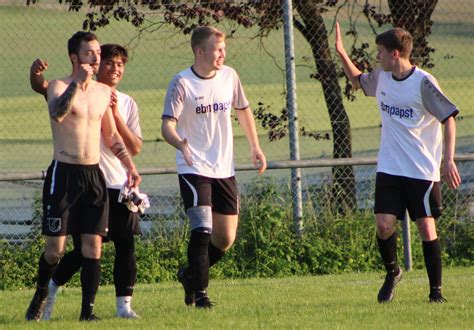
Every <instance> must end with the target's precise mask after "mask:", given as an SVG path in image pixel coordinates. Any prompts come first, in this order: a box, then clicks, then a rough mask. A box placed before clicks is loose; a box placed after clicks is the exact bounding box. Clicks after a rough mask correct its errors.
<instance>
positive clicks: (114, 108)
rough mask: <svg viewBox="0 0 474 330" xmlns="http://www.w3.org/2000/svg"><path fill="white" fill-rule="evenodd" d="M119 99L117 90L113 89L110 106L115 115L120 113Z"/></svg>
mask: <svg viewBox="0 0 474 330" xmlns="http://www.w3.org/2000/svg"><path fill="white" fill-rule="evenodd" d="M117 100H118V99H117V92H116V91H115V90H111V93H110V103H109V106H110V108H111V109H112V114H113V115H114V117H115V116H116V115H118V101H117Z"/></svg>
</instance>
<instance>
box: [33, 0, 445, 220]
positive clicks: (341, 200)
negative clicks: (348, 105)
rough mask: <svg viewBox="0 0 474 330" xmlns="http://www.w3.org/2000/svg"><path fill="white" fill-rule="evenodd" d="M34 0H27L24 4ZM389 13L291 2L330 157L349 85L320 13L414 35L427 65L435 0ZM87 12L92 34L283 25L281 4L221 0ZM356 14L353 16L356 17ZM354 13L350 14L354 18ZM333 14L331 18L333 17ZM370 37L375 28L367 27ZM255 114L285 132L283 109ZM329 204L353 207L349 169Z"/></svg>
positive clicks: (337, 180)
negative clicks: (327, 130) (119, 27)
mask: <svg viewBox="0 0 474 330" xmlns="http://www.w3.org/2000/svg"><path fill="white" fill-rule="evenodd" d="M38 1H39V0H27V4H29V3H35V2H38ZM58 1H59V3H63V2H64V3H66V4H68V6H69V10H72V11H78V10H80V9H81V8H82V7H83V6H84V2H83V1H81V0H58ZM387 1H388V7H389V9H390V13H388V14H385V13H383V12H382V11H381V9H380V8H377V7H375V6H373V5H371V4H370V3H369V1H368V0H366V1H359V2H360V3H359V2H358V1H357V0H355V1H352V2H350V1H347V0H293V3H294V6H295V10H296V13H295V19H294V25H295V28H296V29H297V30H298V31H299V32H301V34H302V35H303V36H304V38H305V40H306V41H307V42H308V44H309V45H310V47H311V51H312V54H313V60H314V63H315V67H316V72H315V73H313V74H311V76H312V77H313V78H315V79H316V80H318V81H319V82H320V83H321V86H322V89H323V95H324V99H325V102H326V106H327V111H328V114H329V118H330V121H331V129H332V141H333V158H350V157H352V137H351V126H350V121H349V117H348V115H347V113H346V110H345V108H344V103H343V95H345V96H346V97H347V98H348V99H349V100H353V99H354V95H353V94H352V88H351V87H352V86H351V85H350V83H349V81H348V80H346V84H345V87H344V89H343V91H342V90H341V87H340V85H339V78H341V77H342V76H343V73H342V71H341V70H340V68H338V67H337V66H336V64H335V63H334V61H333V56H332V54H331V51H330V47H329V38H328V35H329V33H328V30H327V28H326V25H325V20H324V17H323V14H324V13H325V12H327V11H328V10H331V9H334V8H337V10H336V11H335V13H336V14H337V13H338V12H339V10H340V9H342V8H344V7H351V8H358V10H359V13H362V14H363V15H364V17H365V18H366V19H367V21H368V22H369V24H370V25H371V26H372V27H373V22H376V24H377V25H378V26H379V27H380V26H382V25H385V24H391V25H393V26H399V27H404V28H406V29H407V30H408V31H410V32H411V33H412V34H413V36H414V52H413V55H414V57H415V59H416V60H417V61H418V62H420V63H421V65H422V66H428V67H430V66H432V65H433V64H432V63H431V58H430V53H432V52H433V51H434V49H432V48H430V47H428V42H427V37H428V36H429V34H430V33H431V26H432V21H431V15H432V13H433V11H434V9H435V7H436V4H437V0H387ZM87 4H88V5H89V7H90V11H89V12H88V13H87V14H86V18H85V20H84V23H83V29H84V30H96V29H98V28H100V27H103V26H106V25H108V24H109V23H110V20H111V19H116V20H126V21H128V22H130V23H131V24H132V25H134V26H136V27H144V26H147V25H148V24H151V25H154V24H163V23H165V24H169V25H172V26H174V27H175V28H177V29H179V30H181V31H182V32H183V33H184V34H187V33H190V32H191V31H192V29H193V28H194V27H196V26H199V25H204V24H210V23H219V22H221V21H222V20H224V19H227V20H231V21H234V22H236V23H237V24H238V25H240V26H243V27H245V28H249V27H257V28H258V34H259V35H260V37H262V38H263V37H265V36H266V35H268V33H269V32H270V31H271V30H274V29H279V28H280V27H281V25H282V23H283V8H282V0H267V1H261V0H249V1H238V2H233V1H223V0H209V1H198V2H187V1H170V0H123V1H119V0H88V1H87ZM143 8H148V9H149V10H151V11H154V12H159V13H161V15H162V17H163V22H160V23H156V22H149V21H146V20H145V13H144V12H143V11H142V10H140V9H143ZM357 14H358V13H357ZM354 15H356V14H354ZM336 18H337V16H336V17H335V19H336ZM373 31H374V33H375V28H373ZM347 35H350V36H353V37H354V38H355V39H356V36H357V27H356V25H351V29H350V30H349V31H348V32H347ZM368 48H369V45H367V44H361V45H360V46H357V45H356V43H355V42H354V44H353V45H352V47H351V51H350V56H351V58H352V60H353V61H354V62H355V63H356V65H357V66H358V67H359V69H361V70H362V71H367V70H369V71H370V70H372V69H373V67H372V63H373V62H374V60H373V58H372V57H371V55H370V53H369V52H368V51H367V49H368ZM259 105H260V106H259V107H258V108H257V109H256V110H255V111H256V118H257V120H259V121H260V123H261V125H262V126H263V127H264V128H266V129H267V130H268V134H269V138H270V140H276V139H279V138H282V137H283V136H285V135H286V134H287V121H288V116H287V113H286V109H283V110H282V111H281V114H280V116H277V115H275V114H273V113H271V112H269V111H268V108H267V107H266V106H265V105H264V104H261V103H260V104H259ZM301 133H302V135H306V136H311V137H313V138H315V139H316V140H318V139H321V138H328V139H329V138H330V137H329V136H322V135H320V134H314V133H312V132H307V131H306V129H305V128H304V126H301ZM332 174H333V182H334V184H333V194H332V195H333V202H334V205H336V206H337V209H338V211H345V210H346V209H354V208H355V207H356V196H355V192H356V189H355V187H356V186H355V177H354V170H353V168H352V166H339V167H333V169H332Z"/></svg>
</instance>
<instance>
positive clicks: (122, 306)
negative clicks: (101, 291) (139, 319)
mask: <svg viewBox="0 0 474 330" xmlns="http://www.w3.org/2000/svg"><path fill="white" fill-rule="evenodd" d="M131 309H132V296H122V297H117V311H119V310H126V311H129V310H131Z"/></svg>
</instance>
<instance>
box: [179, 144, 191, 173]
mask: <svg viewBox="0 0 474 330" xmlns="http://www.w3.org/2000/svg"><path fill="white" fill-rule="evenodd" d="M179 150H180V151H181V152H182V153H183V157H184V160H185V161H186V163H187V164H188V165H189V166H193V157H192V156H191V151H190V150H189V143H188V140H187V139H186V138H184V139H183V141H182V144H181V148H179Z"/></svg>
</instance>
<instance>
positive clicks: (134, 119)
mask: <svg viewBox="0 0 474 330" xmlns="http://www.w3.org/2000/svg"><path fill="white" fill-rule="evenodd" d="M128 114H129V116H128V118H127V126H128V127H129V128H130V130H131V131H132V132H133V134H135V135H136V136H138V137H139V138H140V139H142V129H141V127H140V117H139V115H138V105H137V102H135V100H134V99H133V98H131V100H130V109H129V112H128Z"/></svg>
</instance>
